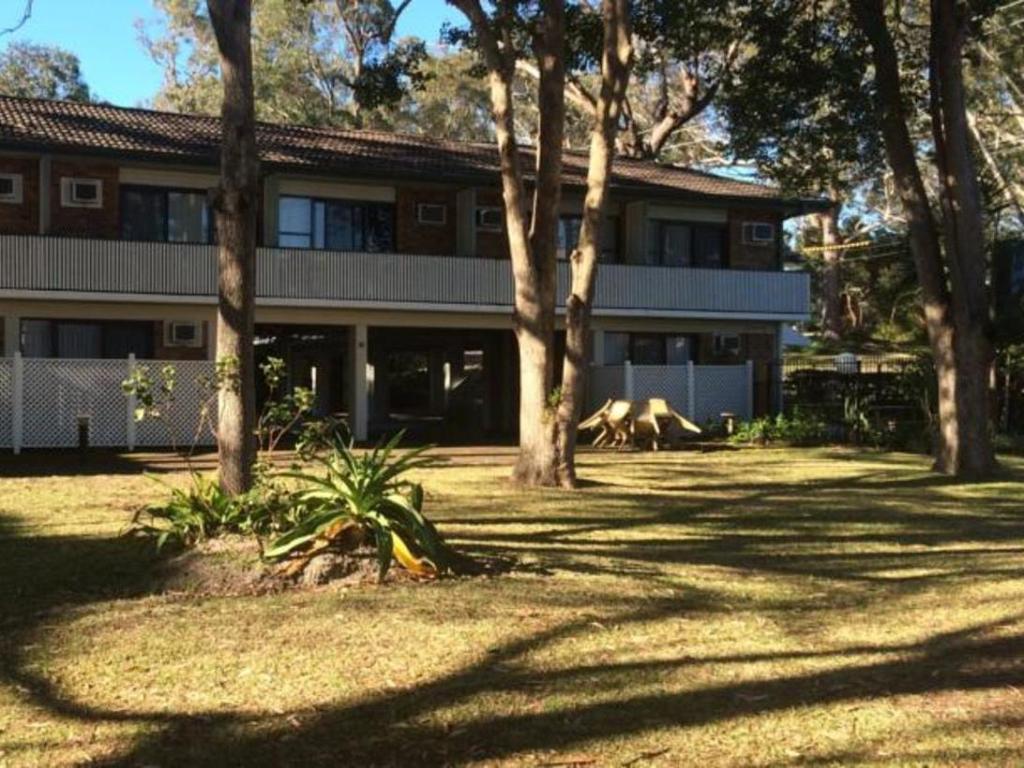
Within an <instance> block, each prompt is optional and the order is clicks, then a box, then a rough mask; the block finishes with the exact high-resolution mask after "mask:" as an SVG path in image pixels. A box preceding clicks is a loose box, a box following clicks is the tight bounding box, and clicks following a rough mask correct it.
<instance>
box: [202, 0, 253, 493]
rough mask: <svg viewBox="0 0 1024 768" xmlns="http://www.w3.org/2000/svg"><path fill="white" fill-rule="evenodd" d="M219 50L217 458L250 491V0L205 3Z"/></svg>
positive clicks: (224, 473) (234, 488)
mask: <svg viewBox="0 0 1024 768" xmlns="http://www.w3.org/2000/svg"><path fill="white" fill-rule="evenodd" d="M207 3H208V8H209V12H210V20H211V22H212V23H213V29H214V33H215V35H216V37H217V46H218V48H219V50H220V69H221V80H222V81H223V85H224V101H223V105H222V108H221V121H222V135H221V181H220V187H219V189H218V190H217V193H216V194H215V199H214V210H215V212H216V223H217V242H218V244H219V255H218V267H219V279H218V302H217V307H218V314H217V362H218V365H220V366H222V367H223V369H224V370H225V371H227V372H228V374H229V375H228V376H226V377H225V380H224V382H223V383H222V385H221V388H220V395H219V403H218V422H217V451H218V461H219V471H220V484H221V487H222V488H223V489H224V490H225V491H226V492H227V493H230V494H239V493H243V492H245V491H246V490H248V489H249V488H250V487H251V485H252V466H253V462H254V460H255V458H256V436H255V428H256V395H255V390H256V387H255V361H254V357H253V334H254V322H255V321H254V307H255V295H256V285H255V283H256V268H255V262H256V200H257V180H258V175H259V160H258V156H257V153H256V132H255V131H256V123H255V113H254V106H253V82H252V47H251V34H250V28H251V12H252V9H251V5H250V2H249V0H207Z"/></svg>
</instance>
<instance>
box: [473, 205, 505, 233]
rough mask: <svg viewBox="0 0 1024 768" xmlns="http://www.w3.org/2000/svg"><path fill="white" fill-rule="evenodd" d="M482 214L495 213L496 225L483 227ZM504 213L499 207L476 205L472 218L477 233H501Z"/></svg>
mask: <svg viewBox="0 0 1024 768" xmlns="http://www.w3.org/2000/svg"><path fill="white" fill-rule="evenodd" d="M484 213H495V214H496V215H497V216H498V223H497V224H494V225H485V224H484V223H483V214H484ZM504 213H505V212H504V209H503V208H502V207H501V206H500V205H478V206H477V207H476V213H475V216H474V218H475V221H474V223H475V224H476V230H477V232H501V231H502V229H503V228H504V223H505V219H504Z"/></svg>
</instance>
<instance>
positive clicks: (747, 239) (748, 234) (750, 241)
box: [740, 221, 778, 248]
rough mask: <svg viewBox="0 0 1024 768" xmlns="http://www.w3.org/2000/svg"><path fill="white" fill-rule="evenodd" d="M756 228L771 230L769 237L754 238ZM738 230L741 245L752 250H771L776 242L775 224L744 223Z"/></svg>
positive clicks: (763, 222)
mask: <svg viewBox="0 0 1024 768" xmlns="http://www.w3.org/2000/svg"><path fill="white" fill-rule="evenodd" d="M758 227H768V229H769V230H771V235H770V236H769V237H767V238H758V237H754V232H755V230H756V229H757V228H758ZM740 230H741V238H742V241H743V245H749V246H752V247H754V248H771V247H773V246H774V245H775V243H776V241H777V240H778V232H777V230H776V227H775V223H774V222H771V221H744V222H743V225H742V227H741V228H740Z"/></svg>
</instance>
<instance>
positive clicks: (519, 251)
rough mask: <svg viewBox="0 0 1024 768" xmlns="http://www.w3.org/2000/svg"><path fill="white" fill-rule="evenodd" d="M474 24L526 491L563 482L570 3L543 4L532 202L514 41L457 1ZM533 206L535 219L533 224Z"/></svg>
mask: <svg viewBox="0 0 1024 768" xmlns="http://www.w3.org/2000/svg"><path fill="white" fill-rule="evenodd" d="M451 2H452V4H453V5H454V6H455V7H457V8H458V9H459V10H461V11H462V12H463V13H464V14H465V15H466V18H467V19H469V21H470V24H471V25H472V27H473V30H474V32H475V33H476V35H477V38H478V41H479V44H480V48H481V51H482V53H483V58H484V62H485V64H486V66H487V70H488V83H489V87H490V95H491V109H492V112H493V117H494V127H495V136H496V139H497V145H498V158H499V162H500V166H501V187H502V199H503V201H504V204H505V226H506V230H507V232H508V243H509V253H510V256H511V261H512V276H513V279H514V283H515V297H514V328H515V336H516V342H517V345H518V349H519V454H518V457H517V459H516V464H515V467H514V469H513V472H512V477H513V479H514V480H515V481H516V482H518V483H521V484H523V485H545V486H551V485H556V484H557V483H558V477H557V471H556V470H557V458H556V451H555V443H556V440H555V435H556V423H555V409H554V407H552V403H551V400H552V395H553V371H554V353H553V350H554V334H555V291H556V276H557V273H556V267H555V261H556V247H557V236H558V230H557V227H558V214H559V207H560V202H561V183H562V144H563V140H564V131H565V4H564V2H562V0H542V2H541V3H540V11H539V19H538V20H539V25H538V29H537V31H536V34H535V37H534V50H535V54H536V60H537V61H536V66H537V70H538V72H539V80H538V107H539V112H540V114H541V116H542V119H541V121H540V126H539V131H538V137H537V148H536V182H535V188H534V192H533V198H532V201H530V200H528V197H527V194H526V189H525V184H524V182H523V175H522V169H521V166H520V153H519V145H518V142H517V140H516V134H515V116H514V111H513V99H512V86H513V79H514V76H515V58H516V52H515V50H514V46H513V44H512V43H513V41H512V40H511V39H510V37H509V35H508V33H507V31H506V30H503V29H502V28H501V27H500V26H499V25H496V24H494V23H492V21H491V19H489V18H488V16H487V14H486V13H484V11H483V8H482V6H481V5H480V2H479V0H451ZM527 205H530V208H531V209H532V214H533V215H532V216H531V217H529V221H528V217H527Z"/></svg>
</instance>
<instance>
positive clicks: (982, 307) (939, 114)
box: [930, 0, 995, 478]
mask: <svg viewBox="0 0 1024 768" xmlns="http://www.w3.org/2000/svg"><path fill="white" fill-rule="evenodd" d="M968 11H969V9H968V8H966V7H961V6H960V5H959V4H958V3H956V2H955V0H932V20H931V22H932V37H931V39H932V50H931V57H930V58H931V73H932V77H931V83H930V85H931V89H932V101H931V103H932V122H933V133H934V135H935V138H936V162H937V164H938V167H939V170H940V174H939V176H940V185H939V188H940V194H941V195H942V199H943V205H942V208H943V212H944V220H945V227H944V236H945V243H946V254H947V259H946V260H947V263H948V266H949V269H948V271H949V281H950V285H951V288H952V297H953V324H954V327H955V329H956V336H955V346H956V363H957V381H956V407H957V417H958V418H957V420H958V422H959V429H960V440H961V449H960V455H959V456H958V457H957V458H958V461H957V467H956V473H957V474H958V475H959V476H962V477H966V478H981V477H985V476H987V475H989V474H990V473H991V472H992V470H993V469H994V467H995V453H994V451H993V448H992V438H991V432H990V425H991V417H992V411H991V387H990V376H991V370H992V366H993V363H994V359H995V358H994V355H995V353H994V349H993V345H992V341H991V338H992V336H991V333H992V327H991V315H990V310H991V307H990V301H989V293H988V288H987V285H986V281H987V265H986V260H985V253H984V221H983V216H982V205H981V192H980V190H979V188H978V174H977V169H976V168H975V165H974V158H973V156H972V154H971V146H970V129H969V126H968V122H967V108H966V104H965V100H964V82H963V44H964V35H965V30H966V24H967V19H966V16H965V15H964V14H966V13H968Z"/></svg>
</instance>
